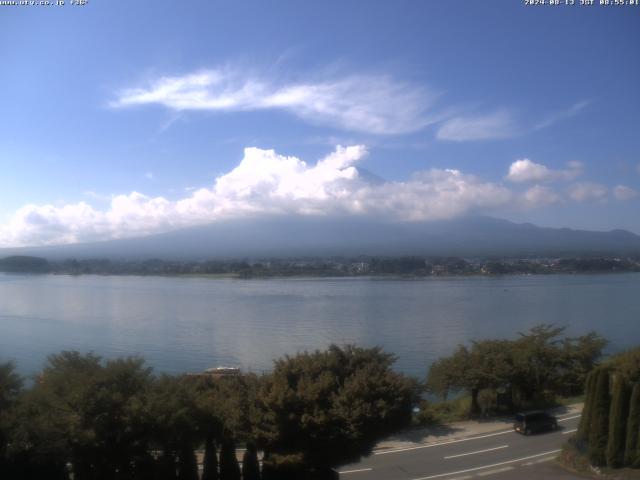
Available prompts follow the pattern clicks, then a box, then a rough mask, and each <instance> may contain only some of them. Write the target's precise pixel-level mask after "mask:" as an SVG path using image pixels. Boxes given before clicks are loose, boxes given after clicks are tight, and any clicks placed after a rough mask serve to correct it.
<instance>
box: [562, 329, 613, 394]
mask: <svg viewBox="0 0 640 480" xmlns="http://www.w3.org/2000/svg"><path fill="white" fill-rule="evenodd" d="M607 343H608V342H607V340H605V339H604V338H603V337H601V336H600V335H598V334H597V333H596V332H589V333H587V334H586V335H582V336H580V337H576V338H565V339H564V340H563V341H562V352H563V357H564V358H563V365H562V366H561V379H560V382H559V383H560V385H562V386H563V389H564V392H563V393H564V394H565V395H577V394H580V393H582V392H583V391H584V387H585V382H586V378H587V375H588V374H589V372H591V371H592V370H593V369H594V368H595V367H596V366H597V364H598V361H599V360H600V358H601V357H602V351H603V349H604V347H605V346H606V345H607Z"/></svg>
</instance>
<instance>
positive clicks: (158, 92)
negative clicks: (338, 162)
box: [111, 68, 437, 134]
mask: <svg viewBox="0 0 640 480" xmlns="http://www.w3.org/2000/svg"><path fill="white" fill-rule="evenodd" d="M434 101H435V95H434V94H432V93H431V92H429V91H428V90H427V89H426V88H424V87H422V86H417V85H413V84H409V83H404V82H400V81H396V80H395V79H393V78H392V77H390V76H387V75H351V76H346V77H343V78H337V79H329V80H320V81H316V82H297V83H282V82H275V81H272V80H269V79H266V78H261V77H258V76H252V75H249V74H247V73H246V72H240V71H237V70H234V69H230V68H221V69H212V70H205V71H201V72H197V73H193V74H188V75H183V76H166V77H161V78H159V79H156V80H153V81H151V82H150V83H149V84H148V85H145V86H141V87H135V88H128V89H124V90H122V91H120V92H118V94H117V98H116V99H115V100H114V101H113V102H111V106H112V107H116V108H120V107H130V106H135V105H148V104H158V105H163V106H165V107H167V108H170V109H172V110H175V111H186V110H211V111H249V110H265V109H278V110H285V111H288V112H291V113H292V114H294V115H296V116H298V117H300V118H302V119H304V120H307V121H309V122H312V123H317V124H322V125H329V126H332V127H337V128H341V129H346V130H353V131H359V132H365V133H374V134H399V133H409V132H415V131H417V130H420V129H422V128H424V127H425V126H426V125H429V124H431V123H434V122H435V121H436V120H437V118H436V117H435V116H434V117H431V116H429V115H428V114H427V110H428V109H429V108H430V107H431V106H432V104H433V102H434Z"/></svg>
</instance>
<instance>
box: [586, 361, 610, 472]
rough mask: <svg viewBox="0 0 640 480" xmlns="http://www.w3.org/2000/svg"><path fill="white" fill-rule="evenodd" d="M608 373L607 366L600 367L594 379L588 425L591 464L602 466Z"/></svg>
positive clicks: (607, 408) (606, 427)
mask: <svg viewBox="0 0 640 480" xmlns="http://www.w3.org/2000/svg"><path fill="white" fill-rule="evenodd" d="M609 377H610V373H609V369H608V368H600V369H599V372H598V377H597V379H596V387H595V393H594V398H593V407H592V412H591V425H590V426H589V446H588V451H587V453H588V456H589V461H590V462H591V464H592V465H595V466H597V467H602V466H605V465H606V464H607V455H606V453H607V443H608V432H609V409H610V407H611V400H610V395H609V381H610V378H609Z"/></svg>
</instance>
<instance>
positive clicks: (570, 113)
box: [533, 100, 591, 130]
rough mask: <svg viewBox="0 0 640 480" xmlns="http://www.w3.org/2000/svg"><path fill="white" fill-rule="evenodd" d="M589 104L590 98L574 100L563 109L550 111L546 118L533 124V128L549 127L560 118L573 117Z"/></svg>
mask: <svg viewBox="0 0 640 480" xmlns="http://www.w3.org/2000/svg"><path fill="white" fill-rule="evenodd" d="M590 104H591V100H581V101H579V102H576V103H574V104H573V105H571V106H570V107H569V108H567V109H565V110H561V111H558V112H555V113H552V114H551V115H549V116H548V117H547V118H545V119H544V120H542V121H541V122H539V123H537V124H536V125H534V127H533V128H534V130H540V129H543V128H547V127H550V126H552V125H553V124H555V123H557V122H559V121H561V120H565V119H567V118H571V117H575V116H576V115H578V114H580V113H581V112H582V111H583V110H584V109H585V108H587V107H588V106H589V105H590Z"/></svg>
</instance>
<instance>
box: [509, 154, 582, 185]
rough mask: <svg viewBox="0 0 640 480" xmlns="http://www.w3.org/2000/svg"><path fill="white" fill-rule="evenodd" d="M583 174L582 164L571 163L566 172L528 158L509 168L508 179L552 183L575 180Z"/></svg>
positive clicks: (517, 161) (516, 162) (514, 163)
mask: <svg viewBox="0 0 640 480" xmlns="http://www.w3.org/2000/svg"><path fill="white" fill-rule="evenodd" d="M581 174H582V163H580V162H576V161H573V162H569V163H568V168H567V169H565V170H553V169H551V168H549V167H547V166H546V165H542V164H541V163H535V162H532V161H531V160H529V159H528V158H523V159H520V160H516V161H515V162H513V163H512V164H511V166H510V167H509V173H508V174H507V179H508V180H510V181H512V182H550V181H553V180H573V179H574V178H576V177H578V176H580V175H581Z"/></svg>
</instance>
